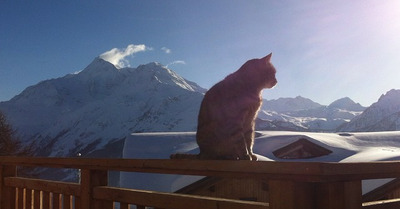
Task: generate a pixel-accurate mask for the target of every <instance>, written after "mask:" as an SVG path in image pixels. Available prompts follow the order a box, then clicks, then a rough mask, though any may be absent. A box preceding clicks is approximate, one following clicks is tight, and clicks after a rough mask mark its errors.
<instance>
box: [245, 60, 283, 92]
mask: <svg viewBox="0 0 400 209" xmlns="http://www.w3.org/2000/svg"><path fill="white" fill-rule="evenodd" d="M271 57H272V53H270V54H268V55H267V56H265V57H263V58H260V59H252V60H249V61H247V62H246V63H245V64H244V65H243V66H242V67H241V69H240V70H242V73H243V74H245V78H246V79H248V81H249V83H252V85H257V87H258V88H260V89H264V88H272V87H274V86H275V85H276V84H277V83H278V81H277V79H276V69H275V67H274V66H273V65H272V63H271Z"/></svg>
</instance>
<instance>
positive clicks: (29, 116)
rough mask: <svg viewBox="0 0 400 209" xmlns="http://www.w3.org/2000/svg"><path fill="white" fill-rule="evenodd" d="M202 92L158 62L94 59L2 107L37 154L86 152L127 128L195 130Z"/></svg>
mask: <svg viewBox="0 0 400 209" xmlns="http://www.w3.org/2000/svg"><path fill="white" fill-rule="evenodd" d="M204 91H205V90H204V89H202V88H201V87H199V86H198V85H196V84H195V83H193V82H189V81H187V80H185V79H184V78H182V77H180V76H179V75H177V74H176V73H175V72H173V71H172V70H170V69H167V68H165V67H164V66H162V65H160V64H158V63H149V64H147V65H141V66H139V67H137V68H123V69H117V68H116V67H115V66H114V65H112V64H111V63H109V62H106V61H104V60H102V59H99V58H96V59H95V60H94V61H93V62H92V63H91V64H90V65H88V66H87V67H86V68H85V69H84V70H83V71H81V72H80V73H78V74H71V75H67V76H64V77H62V78H57V79H51V80H46V81H43V82H40V83H39V84H37V85H34V86H31V87H29V88H27V89H26V90H24V91H23V92H22V93H21V94H19V95H18V96H16V97H14V98H13V99H11V100H10V101H8V102H3V103H0V109H1V110H2V111H3V112H4V113H5V114H6V116H7V118H8V121H9V122H10V124H12V126H13V127H14V128H16V129H17V131H18V134H19V136H20V138H21V139H23V140H25V141H35V142H36V144H37V145H38V147H39V150H38V151H37V153H38V155H43V156H75V155H76V154H77V153H78V152H80V153H82V154H83V155H86V154H88V153H90V152H92V151H94V150H96V149H100V148H102V147H103V146H104V145H106V144H107V143H110V142H114V141H116V140H118V139H122V138H124V137H126V136H127V135H129V133H131V132H147V131H188V130H195V129H196V123H197V119H196V118H197V112H198V109H199V105H200V101H201V99H202V97H203V94H202V93H203V92H204Z"/></svg>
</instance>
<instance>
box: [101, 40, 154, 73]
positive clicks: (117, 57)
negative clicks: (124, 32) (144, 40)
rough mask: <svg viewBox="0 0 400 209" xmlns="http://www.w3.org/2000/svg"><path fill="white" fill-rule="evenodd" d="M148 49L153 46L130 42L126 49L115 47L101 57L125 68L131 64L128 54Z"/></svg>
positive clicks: (118, 66)
mask: <svg viewBox="0 0 400 209" xmlns="http://www.w3.org/2000/svg"><path fill="white" fill-rule="evenodd" d="M147 50H152V48H150V47H147V46H145V45H144V44H141V45H133V44H130V45H128V46H127V47H126V48H125V49H118V48H113V49H111V50H110V51H107V52H104V53H103V54H101V55H100V56H99V57H100V58H101V59H103V60H106V61H107V62H110V63H112V64H113V65H115V66H116V67H117V68H124V67H129V66H130V65H129V61H128V60H127V59H126V58H127V57H128V56H131V55H133V54H135V53H138V52H143V51H147Z"/></svg>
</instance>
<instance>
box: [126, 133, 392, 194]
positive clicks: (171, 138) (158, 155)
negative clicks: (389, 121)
mask: <svg viewBox="0 0 400 209" xmlns="http://www.w3.org/2000/svg"><path fill="white" fill-rule="evenodd" d="M195 135H196V134H195V132H173V133H171V132H166V133H161V132H160V133H135V134H131V136H130V137H128V138H127V139H126V140H125V144H124V149H123V158H137V159H168V158H169V156H170V154H172V153H193V154H196V153H199V150H198V146H197V143H196V139H195ZM299 139H306V140H307V141H309V142H311V143H313V144H316V145H318V146H321V147H323V148H325V149H328V150H330V151H332V152H331V153H330V154H328V155H323V156H320V157H315V158H307V159H290V160H288V159H280V158H278V157H276V156H275V155H274V154H273V152H274V151H275V150H277V149H280V148H282V147H285V146H288V145H290V144H292V143H294V142H296V141H298V140H299ZM253 151H254V152H255V153H256V154H257V155H258V157H259V160H262V161H304V162H316V161H317V162H372V161H392V160H400V131H396V132H365V133H350V132H349V133H314V132H288V131H262V132H257V134H256V140H255V144H254V150H253ZM200 178H202V177H195V176H178V175H161V174H139V173H124V172H122V173H121V175H120V185H121V186H122V187H128V188H136V189H151V190H156V191H166V192H173V191H176V190H178V189H180V188H182V187H184V186H187V185H188V184H190V183H192V182H194V181H197V180H199V179H200ZM390 180H391V179H385V180H367V181H363V194H365V193H367V192H369V191H371V190H373V189H374V188H376V187H379V186H380V185H383V184H384V183H387V182H388V181H390Z"/></svg>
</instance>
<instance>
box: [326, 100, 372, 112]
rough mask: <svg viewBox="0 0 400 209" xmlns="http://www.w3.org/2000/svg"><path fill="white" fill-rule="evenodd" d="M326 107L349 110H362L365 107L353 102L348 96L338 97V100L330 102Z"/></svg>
mask: <svg viewBox="0 0 400 209" xmlns="http://www.w3.org/2000/svg"><path fill="white" fill-rule="evenodd" d="M328 107H329V108H337V109H345V110H351V111H363V110H365V107H363V106H361V105H360V104H359V103H355V102H354V101H353V100H352V99H350V98H349V97H344V98H341V99H338V100H336V101H334V102H332V103H331V104H330V105H329V106H328Z"/></svg>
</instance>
